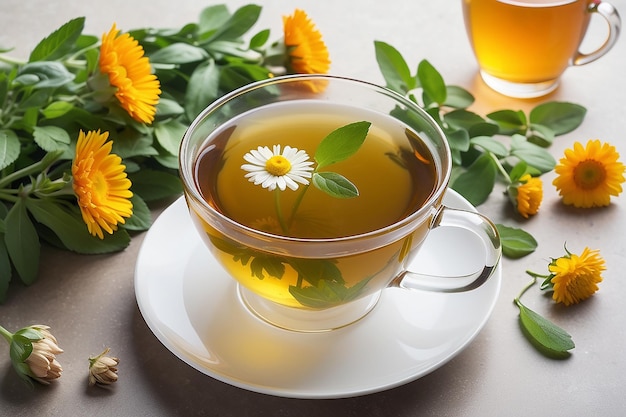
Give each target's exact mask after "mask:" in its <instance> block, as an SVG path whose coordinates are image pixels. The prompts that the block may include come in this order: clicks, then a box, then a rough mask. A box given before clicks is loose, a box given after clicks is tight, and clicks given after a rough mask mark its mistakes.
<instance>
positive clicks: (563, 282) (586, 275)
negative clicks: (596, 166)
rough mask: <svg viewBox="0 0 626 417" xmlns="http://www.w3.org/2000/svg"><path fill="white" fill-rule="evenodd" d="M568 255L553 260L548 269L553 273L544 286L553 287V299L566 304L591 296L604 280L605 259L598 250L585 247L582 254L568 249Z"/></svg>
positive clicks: (545, 287)
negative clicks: (570, 251)
mask: <svg viewBox="0 0 626 417" xmlns="http://www.w3.org/2000/svg"><path fill="white" fill-rule="evenodd" d="M566 252H567V255H565V256H562V257H560V258H557V259H554V260H552V262H551V263H550V265H549V266H548V269H549V270H550V272H551V275H550V276H549V277H548V279H546V281H545V282H544V284H543V286H542V288H543V289H551V290H552V291H553V293H552V299H553V300H554V301H556V302H557V303H563V304H565V305H566V306H568V305H571V304H577V303H578V302H580V301H582V300H585V299H587V298H589V297H591V296H592V295H593V294H594V293H595V292H596V291H598V283H600V282H601V281H602V271H604V270H605V269H606V267H605V261H604V259H603V258H602V257H601V256H600V252H599V251H597V250H591V249H589V248H587V247H586V248H585V249H584V250H583V252H582V253H581V254H580V255H576V254H572V253H569V251H567V250H566Z"/></svg>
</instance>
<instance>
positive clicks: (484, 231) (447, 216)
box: [391, 206, 502, 293]
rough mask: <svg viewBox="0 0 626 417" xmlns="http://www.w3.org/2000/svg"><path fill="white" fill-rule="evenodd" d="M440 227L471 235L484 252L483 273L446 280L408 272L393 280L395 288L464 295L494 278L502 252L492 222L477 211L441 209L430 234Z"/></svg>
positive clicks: (475, 272) (476, 272)
mask: <svg viewBox="0 0 626 417" xmlns="http://www.w3.org/2000/svg"><path fill="white" fill-rule="evenodd" d="M437 227H456V228H461V229H465V230H468V231H470V232H472V233H473V234H474V235H475V237H476V238H477V240H478V241H480V242H481V243H482V244H483V246H484V249H485V260H484V265H483V267H482V269H480V270H478V271H474V272H471V273H468V274H466V275H457V276H446V277H442V276H435V275H428V274H422V273H419V272H414V271H406V272H404V273H402V274H401V275H399V276H398V277H396V278H395V279H394V280H393V282H392V283H391V286H392V287H399V288H405V289H417V290H426V291H435V292H445V293H452V292H464V291H470V290H473V289H476V288H478V287H480V286H481V285H483V284H484V283H485V282H487V280H488V279H489V277H491V276H492V275H493V273H494V272H495V270H496V268H497V266H498V262H499V261H500V257H501V255H502V248H501V244H500V235H499V234H498V230H497V229H496V226H495V225H494V224H493V223H492V222H491V220H489V219H488V218H487V217H485V216H483V215H482V214H480V213H476V212H474V211H468V210H461V209H456V208H451V207H447V206H441V208H440V209H439V211H438V212H437V214H436V215H435V217H434V219H433V222H432V225H431V230H432V229H435V228H437ZM450 257H451V259H454V254H450Z"/></svg>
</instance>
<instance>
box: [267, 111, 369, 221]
mask: <svg viewBox="0 0 626 417" xmlns="http://www.w3.org/2000/svg"><path fill="white" fill-rule="evenodd" d="M371 125H372V124H371V123H370V122H367V121H360V122H354V123H350V124H347V125H345V126H341V127H339V128H337V129H335V130H333V131H332V132H330V133H329V134H328V135H327V136H326V137H324V139H322V141H321V142H320V144H319V146H318V147H317V149H316V151H315V155H314V156H313V159H314V160H315V162H316V163H317V164H316V166H315V169H314V170H313V174H312V178H311V183H312V184H313V185H314V186H315V187H316V188H317V189H319V190H320V191H322V192H324V193H326V194H328V195H330V196H331V197H335V198H354V197H358V195H359V190H358V188H357V187H356V185H354V184H353V183H352V182H350V180H348V179H347V178H346V177H344V176H343V175H341V174H339V173H336V172H331V171H323V172H322V171H320V169H322V168H326V167H327V166H329V165H332V164H336V163H337V162H341V161H345V160H346V159H348V158H350V157H351V156H352V155H354V154H355V153H356V152H357V151H358V150H359V148H360V147H361V145H362V144H363V142H364V141H365V138H366V137H367V133H368V131H369V128H370V126H371ZM309 185H310V184H307V185H305V186H304V187H302V191H300V194H299V195H298V197H297V198H296V201H295V202H294V205H293V207H292V210H291V215H290V218H289V221H288V222H287V221H285V219H284V218H283V216H282V213H281V211H280V204H279V203H278V201H279V200H278V199H279V197H280V192H281V191H280V189H278V188H277V189H276V190H275V192H276V193H277V197H276V198H277V200H276V201H277V204H276V211H277V215H278V220H279V223H280V224H281V227H282V228H283V231H284V232H287V231H288V230H289V225H290V224H291V223H292V222H293V219H294V217H295V213H296V211H297V210H298V208H299V207H300V204H301V203H302V199H303V198H304V195H305V194H306V192H307V190H308V189H309Z"/></svg>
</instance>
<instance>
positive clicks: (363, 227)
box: [179, 75, 500, 332]
mask: <svg viewBox="0 0 626 417" xmlns="http://www.w3.org/2000/svg"><path fill="white" fill-rule="evenodd" d="M360 121H366V122H370V123H371V126H370V127H369V131H368V133H367V136H366V139H365V140H364V142H363V144H362V145H361V146H360V148H358V151H357V152H356V153H354V154H353V155H352V156H350V157H349V158H347V159H343V160H342V158H340V157H337V158H336V159H338V160H337V161H331V164H330V165H329V166H328V168H325V169H321V168H320V173H321V172H324V171H327V170H330V171H332V172H334V173H337V174H340V175H343V176H344V177H345V178H348V180H350V181H351V182H352V183H354V184H355V185H356V187H357V188H358V191H359V195H358V196H357V197H354V198H337V197H335V196H330V195H328V194H327V193H325V192H322V191H320V189H318V188H316V187H314V186H313V184H311V183H309V184H308V185H307V184H303V183H300V184H299V187H298V188H297V189H296V190H293V189H290V188H286V189H285V190H283V191H281V190H280V188H276V189H274V190H273V191H270V189H268V188H264V187H262V185H261V184H255V183H253V182H252V180H249V179H248V178H247V177H246V170H244V169H243V167H242V165H244V164H246V163H249V162H250V161H249V160H248V161H247V160H245V159H244V155H246V154H247V153H250V152H251V151H255V150H257V149H259V148H262V147H267V148H268V150H267V152H270V150H272V149H274V151H273V152H274V153H275V154H280V152H277V150H276V149H275V146H277V145H280V150H284V149H285V147H287V146H290V147H293V148H297V149H298V150H300V151H306V153H307V154H308V156H309V157H310V160H311V161H313V162H315V164H317V165H322V164H320V163H319V161H318V160H317V158H314V156H315V155H316V150H317V149H318V148H319V143H320V141H321V140H322V139H323V138H324V137H325V136H327V135H328V134H329V133H330V132H331V131H334V130H335V129H337V128H339V127H341V126H345V125H348V124H351V123H354V122H360ZM333 140H334V141H338V142H337V143H345V142H341V141H344V139H343V138H335V139H333ZM341 148H342V147H341V146H339V147H335V150H336V151H337V154H338V153H340V152H342V149H341ZM284 154H285V155H286V154H287V151H285V153H284ZM258 155H260V154H257V156H258ZM291 157H292V158H293V155H292V156H291ZM328 157H330V159H333V158H335V153H332V154H331V155H326V159H328ZM179 158H180V175H181V178H182V181H183V185H184V193H185V198H186V202H187V205H188V208H189V212H190V215H191V218H192V221H193V223H194V225H195V227H196V229H197V230H198V231H199V232H200V235H201V236H202V239H203V240H204V242H205V244H206V245H207V246H208V248H209V249H210V250H211V252H212V254H213V256H215V258H216V259H217V260H218V262H219V263H220V264H221V265H222V266H223V267H224V268H225V270H226V271H227V272H228V273H229V275H230V276H231V277H233V278H234V279H235V280H236V281H237V282H238V289H239V296H240V298H241V300H242V301H243V303H244V305H245V306H246V307H247V308H248V310H250V311H251V312H252V313H253V314H255V315H256V316H258V317H260V318H261V319H263V320H265V321H266V322H268V323H270V324H273V325H274V326H277V327H279V328H283V329H289V330H296V331H308V332H316V331H326V330H332V329H337V328H340V327H343V326H346V325H348V324H350V323H353V322H355V321H357V320H359V319H360V318H362V317H363V316H365V315H366V314H367V313H368V312H369V311H370V310H371V309H372V308H373V307H374V306H375V305H376V303H377V301H378V299H379V296H380V294H381V292H382V291H383V289H385V288H387V287H402V288H419V289H426V290H430V291H435V292H459V291H469V290H472V289H474V288H477V287H479V286H480V285H482V284H483V283H484V282H486V281H487V279H488V278H489V277H490V276H491V275H492V274H493V272H494V271H495V269H496V267H497V264H498V262H499V259H500V240H499V236H498V233H497V231H496V229H495V227H494V225H493V224H492V223H491V222H490V221H489V220H488V219H487V218H485V217H484V216H482V215H480V214H478V213H475V212H473V211H463V210H457V209H452V208H448V207H445V206H444V205H443V204H442V200H443V196H444V193H445V192H446V189H447V186H448V181H449V178H450V172H451V164H452V161H451V156H450V150H449V148H448V144H447V141H446V138H445V136H444V134H443V132H442V131H441V129H440V128H439V126H438V125H437V124H436V123H435V122H434V121H433V120H432V118H431V117H430V116H429V115H428V114H427V113H426V112H424V111H423V110H422V109H421V108H420V107H419V106H417V105H416V104H414V103H413V102H411V101H410V100H408V99H406V98H404V97H402V96H400V95H398V94H396V93H394V92H392V91H390V90H388V89H386V88H382V87H379V86H376V85H373V84H369V83H366V82H362V81H357V80H352V79H347V78H341V77H333V76H324V75H292V76H283V77H276V78H272V79H268V80H265V81H260V82H257V83H253V84H251V85H248V86H245V87H242V88H240V89H239V90H236V91H234V92H232V93H230V94H228V95H226V96H224V97H223V98H221V99H218V100H217V101H215V102H214V103H213V104H211V105H210V106H209V107H208V108H206V109H205V110H204V111H203V112H202V113H201V114H200V115H199V116H198V117H197V118H196V119H195V120H194V122H193V123H192V124H191V125H190V127H189V128H188V130H187V132H186V133H185V135H184V137H183V139H182V143H181V148H180V156H179ZM279 159H280V158H279ZM322 159H323V158H322ZM294 164H295V162H294ZM294 166H295V165H294ZM314 166H315V165H314ZM266 167H267V163H266V164H265V166H262V167H260V169H261V170H264V169H267V170H269V168H266ZM275 175H285V174H275ZM309 181H310V179H309ZM295 207H297V210H295V209H294V208H295ZM437 227H455V228H462V229H463V230H469V231H470V232H472V233H473V234H475V235H476V242H477V244H478V245H482V247H484V251H483V252H481V253H484V254H485V259H484V263H483V265H484V267H483V268H482V269H481V270H479V271H477V272H474V273H469V274H467V275H464V276H461V277H450V278H446V277H433V276H425V275H419V274H417V273H414V272H410V271H407V268H408V266H409V264H410V263H411V260H412V259H413V258H414V257H415V254H416V253H417V250H418V248H419V247H420V246H421V244H422V242H423V241H424V239H426V236H427V234H428V232H429V231H430V230H431V229H434V228H437ZM440 255H441V262H450V260H451V259H454V256H455V254H454V253H441V254H440ZM470 272H472V271H470ZM207 279H211V272H210V271H207ZM235 301H236V300H233V302H235Z"/></svg>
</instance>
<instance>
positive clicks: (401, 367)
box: [135, 191, 501, 398]
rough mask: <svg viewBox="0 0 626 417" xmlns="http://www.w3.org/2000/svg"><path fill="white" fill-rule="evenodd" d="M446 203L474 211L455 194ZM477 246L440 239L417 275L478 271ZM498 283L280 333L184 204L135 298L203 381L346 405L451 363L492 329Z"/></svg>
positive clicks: (145, 248) (391, 294)
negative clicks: (245, 301) (241, 289)
mask: <svg viewBox="0 0 626 417" xmlns="http://www.w3.org/2000/svg"><path fill="white" fill-rule="evenodd" d="M445 203H446V204H447V205H448V206H452V207H459V208H466V209H470V210H473V209H474V208H473V207H472V206H471V205H470V204H469V203H468V202H467V201H466V200H464V199H463V198H462V197H460V196H459V195H458V194H457V193H455V192H454V191H448V193H447V195H446V198H445ZM475 239H476V238H474V237H472V234H471V233H469V232H467V233H465V232H462V231H459V230H458V229H444V228H439V229H435V230H434V231H433V232H431V233H430V234H429V236H428V239H427V241H426V243H425V245H424V246H423V247H422V249H421V251H420V253H419V255H418V259H416V261H415V263H414V264H413V266H414V268H413V269H415V270H417V271H420V272H426V273H429V272H430V273H440V274H445V275H454V274H462V273H463V272H470V271H474V270H476V269H477V268H478V263H479V260H480V259H482V258H483V255H482V254H481V251H482V249H480V250H479V249H477V248H476V246H477V243H476V242H477V240H475ZM438 253H450V258H447V257H445V256H442V255H437V254H438ZM452 254H454V255H452ZM452 256H454V257H452ZM468 268H469V269H468ZM500 281H501V270H500V267H498V269H497V271H496V273H495V274H494V276H493V277H492V278H491V280H490V281H488V282H487V283H486V284H484V285H483V286H482V287H480V288H478V289H476V290H474V291H471V292H467V293H459V294H437V293H427V292H422V291H415V290H412V291H411V290H402V289H387V290H384V291H383V294H382V296H381V300H380V301H379V303H378V305H377V306H376V307H375V308H374V310H373V311H372V312H371V313H370V314H369V315H367V316H366V317H365V318H363V319H362V320H360V321H359V322H357V323H355V324H353V325H350V326H348V327H346V328H343V329H339V330H334V331H331V332H325V333H298V332H291V331H287V330H280V329H278V328H274V327H272V326H270V325H268V324H266V323H265V322H262V321H261V320H259V319H257V318H256V317H255V316H253V315H252V314H251V313H249V312H248V311H247V310H246V308H245V307H244V306H243V305H242V302H241V300H240V299H239V296H238V291H237V287H236V284H235V282H234V280H232V279H231V278H229V277H228V275H227V274H226V273H225V272H224V270H223V269H222V268H221V266H219V265H218V264H217V262H216V261H215V260H214V259H213V257H212V255H211V254H210V253H209V251H208V249H206V248H205V247H204V245H203V243H202V242H201V240H200V237H199V236H198V234H197V232H196V230H195V229H194V227H193V225H192V224H191V220H190V218H189V215H188V212H187V207H186V205H185V201H184V199H183V198H180V199H179V200H177V201H176V202H175V203H174V204H172V205H171V206H170V207H168V208H167V209H166V210H165V211H164V212H163V213H162V214H161V215H160V216H159V218H158V219H157V220H156V221H155V222H154V224H153V225H152V227H151V228H150V230H149V231H148V233H147V235H146V237H145V240H144V242H143V244H142V247H141V250H140V253H139V256H138V259H137V265H136V271H135V292H136V297H137V302H138V304H139V309H140V310H141V313H142V314H143V317H144V319H145V321H146V322H147V324H148V326H149V327H150V329H151V330H152V332H153V333H154V334H155V335H156V337H157V338H158V339H159V340H160V341H161V343H163V345H165V347H167V349H169V350H170V351H171V352H172V353H174V354H175V355H176V356H178V357H179V358H180V359H182V360H183V361H184V362H186V363H187V364H189V365H190V366H192V367H194V368H196V369H197V370H199V371H200V372H203V373H204V374H206V375H209V376H211V377H213V378H215V379H218V380H220V381H223V382H226V383H228V384H231V385H235V386H237V387H241V388H244V389H248V390H251V391H256V392H261V393H265V394H271V395H277V396H282V397H294V398H339V397H350V396H356V395H363V394H368V393H372V392H377V391H382V390H385V389H388V388H392V387H395V386H398V385H401V384H404V383H407V382H409V381H412V380H415V379H417V378H419V377H421V376H424V375H425V374H427V373H429V372H431V371H433V370H435V369H437V368H438V367H440V366H441V365H443V364H444V363H446V362H447V361H449V360H450V359H452V358H453V357H454V356H455V355H457V354H458V353H459V352H460V351H461V350H463V349H464V348H465V347H466V346H467V345H468V344H469V343H470V342H471V341H472V340H473V339H474V337H475V336H476V335H477V334H478V332H479V331H480V330H481V329H482V327H483V325H484V324H485V323H486V321H487V319H488V318H489V315H490V314H491V311H492V310H493V307H494V305H495V302H496V299H497V296H498V293H499V290H500Z"/></svg>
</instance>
